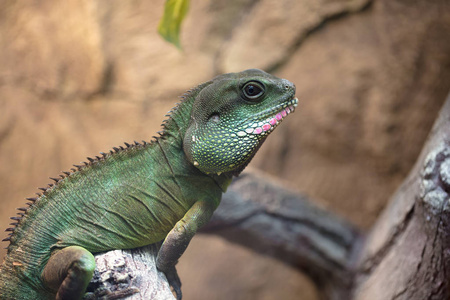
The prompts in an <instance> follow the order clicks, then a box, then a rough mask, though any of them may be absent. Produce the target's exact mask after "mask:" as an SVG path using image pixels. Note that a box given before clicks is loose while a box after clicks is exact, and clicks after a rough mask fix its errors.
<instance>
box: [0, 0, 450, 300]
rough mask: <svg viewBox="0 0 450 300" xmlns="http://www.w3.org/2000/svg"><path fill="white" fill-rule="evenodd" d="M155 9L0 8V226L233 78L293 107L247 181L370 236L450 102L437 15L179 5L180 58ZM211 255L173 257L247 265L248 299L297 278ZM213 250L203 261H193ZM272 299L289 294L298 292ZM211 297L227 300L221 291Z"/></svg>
mask: <svg viewBox="0 0 450 300" xmlns="http://www.w3.org/2000/svg"><path fill="white" fill-rule="evenodd" d="M162 5H163V1H120V0H112V1H83V0H82V1H73V0H70V1H63V2H61V1H52V0H43V1H38V2H34V3H29V2H26V1H3V2H2V3H1V4H0V45H2V47H0V66H1V68H0V165H1V166H2V167H1V168H0V192H1V195H2V197H1V200H0V205H1V207H2V210H1V213H0V217H1V218H0V227H2V228H6V227H7V224H8V223H9V221H8V219H7V217H9V216H12V215H14V213H15V212H14V208H15V207H19V206H22V205H23V203H24V200H23V198H24V197H29V196H31V195H33V193H34V192H36V191H37V190H36V187H38V186H45V185H46V184H47V183H48V182H49V180H48V179H46V178H47V177H48V176H55V175H57V174H58V173H59V172H60V171H61V170H67V169H69V168H70V167H71V164H73V163H78V162H79V161H81V160H84V158H85V157H86V156H92V155H95V154H96V153H98V152H99V151H105V150H108V149H110V148H111V147H112V146H116V145H119V144H121V143H122V142H123V141H132V140H142V139H145V140H149V139H150V137H151V136H152V135H153V134H154V133H155V132H156V131H157V130H159V124H160V123H161V121H162V118H163V116H164V114H165V112H166V111H168V110H169V109H170V108H171V107H172V106H173V104H174V103H175V102H176V100H177V96H179V95H181V94H182V93H183V92H184V91H185V90H187V89H188V88H190V87H192V86H194V85H196V84H198V83H200V82H202V81H205V80H208V79H209V78H211V77H212V76H214V75H215V74H217V73H220V72H228V71H237V70H241V69H244V68H247V67H259V68H265V69H266V70H269V71H272V72H273V73H275V74H276V75H278V76H282V77H285V78H288V79H289V80H291V81H293V82H295V83H296V85H297V90H298V97H299V99H300V105H299V109H298V110H297V111H296V114H295V115H294V116H293V117H291V118H289V119H288V120H287V121H286V122H285V123H284V124H283V125H282V126H281V127H280V128H279V129H277V133H276V134H274V135H273V136H271V138H269V139H268V141H267V142H266V144H265V145H264V147H262V149H261V151H260V153H258V155H257V156H256V158H255V160H254V162H253V163H252V166H253V167H257V168H261V169H263V170H264V171H267V172H270V173H272V174H274V175H276V176H279V177H281V178H282V179H283V180H285V181H287V182H288V183H289V184H291V185H292V186H295V187H296V188H297V189H298V190H300V191H302V192H306V193H308V194H310V195H311V196H313V197H315V198H318V199H320V201H322V203H324V204H325V205H328V206H330V207H332V208H333V209H335V210H336V211H337V212H338V213H340V214H342V215H345V216H346V217H348V218H349V219H351V220H352V221H353V222H355V223H357V224H358V225H360V226H363V227H365V228H367V227H368V226H369V225H371V224H372V223H373V221H374V220H375V218H376V217H377V214H378V213H379V211H380V210H381V209H382V207H383V206H384V203H385V201H386V200H387V199H388V196H389V195H390V194H391V193H392V191H393V190H394V189H395V188H396V187H397V185H398V184H399V183H400V182H401V180H402V178H403V177H404V176H405V175H406V174H407V172H408V171H409V169H410V167H411V165H412V164H413V162H414V161H415V159H416V156H417V155H418V153H419V151H420V149H421V147H422V144H423V141H424V139H425V137H426V135H427V133H428V131H429V129H430V127H431V125H432V123H433V121H434V119H435V116H436V114H437V112H438V110H439V108H440V106H441V104H442V103H443V101H444V99H445V95H446V93H447V92H448V90H449V88H450V55H449V53H450V43H449V41H448V32H449V29H450V15H449V11H450V9H449V7H448V3H447V2H445V1H415V2H414V4H411V3H409V2H404V1H388V0H386V1H381V0H380V1H369V0H355V1H350V0H340V1H327V0H322V1H310V0H302V1H290V0H283V1H275V0H259V1H250V0H233V1H227V2H226V5H225V4H223V3H222V2H220V1H192V2H191V10H190V12H189V14H188V17H187V20H186V22H185V24H184V26H183V29H182V44H183V51H178V50H177V49H176V48H174V47H173V46H171V45H169V44H167V43H166V42H164V41H163V40H162V39H161V38H160V37H159V36H158V35H157V33H156V27H157V24H158V22H159V18H160V16H161V13H162ZM221 247H225V246H223V245H219V244H218V242H217V241H214V240H210V239H207V238H202V239H201V241H199V242H198V243H194V245H193V247H191V248H190V249H189V250H188V251H189V253H188V254H187V255H186V256H187V257H192V255H193V253H195V254H197V253H199V254H198V255H200V256H205V260H206V259H207V258H208V259H210V263H205V265H211V266H212V269H211V270H212V271H211V273H208V274H211V275H210V276H214V274H216V272H215V271H214V270H216V269H221V268H223V269H227V268H225V266H224V265H226V264H227V261H228V260H227V258H224V257H223V256H225V254H226V253H229V255H230V258H229V259H230V260H231V261H236V263H235V264H236V265H239V267H241V268H242V266H244V265H248V266H254V268H255V270H256V271H255V272H254V273H252V272H250V273H249V274H248V275H247V276H245V277H249V282H250V281H251V280H256V281H253V283H252V284H241V285H235V286H234V287H235V289H234V291H235V292H233V293H236V291H241V293H242V294H244V295H248V296H247V299H251V298H252V295H254V296H255V295H258V298H262V299H274V298H276V296H275V295H276V294H277V293H276V292H274V290H273V289H275V288H276V286H277V285H274V286H273V287H272V288H271V289H270V292H267V293H268V294H267V295H269V294H270V295H273V296H267V297H266V296H263V295H261V294H258V291H260V290H261V286H263V285H264V282H266V281H265V280H267V278H272V279H271V281H273V282H277V280H278V279H277V278H279V277H284V278H290V277H292V276H297V275H292V274H294V273H292V272H294V271H292V270H290V269H282V268H279V267H277V266H276V265H274V264H276V263H274V262H273V261H270V260H265V259H264V258H262V257H260V256H258V257H256V258H255V260H252V261H251V262H249V260H250V258H251V257H253V256H254V255H251V254H249V253H244V252H245V251H246V250H242V249H241V250H242V251H244V252H242V253H241V252H240V251H241V250H239V251H237V252H239V253H240V254H237V256H236V257H234V256H233V257H232V258H231V256H232V255H233V254H232V253H234V252H233V250H232V249H233V248H230V250H229V251H227V250H223V248H221ZM215 248H217V252H216V253H218V254H217V256H214V257H213V255H211V256H210V255H204V254H201V253H202V252H203V253H204V251H208V252H210V251H211V252H214V251H215V250H214V249H215ZM3 254H4V252H0V256H2V255H3ZM222 258H224V260H223V261H224V263H223V264H221V263H220V262H218V260H219V259H222ZM190 260H194V259H193V258H191V259H190ZM182 264H183V265H182V266H181V267H180V268H181V270H185V271H184V272H185V274H187V275H184V274H181V276H182V278H183V283H184V289H185V292H186V294H187V295H195V297H198V295H199V294H198V290H197V292H196V291H195V290H189V289H195V287H194V286H197V285H205V282H204V281H202V282H201V283H199V281H196V278H202V275H198V277H196V276H189V273H190V272H191V270H195V269H196V266H193V265H190V262H189V261H187V260H186V259H185V260H184V261H183V260H182ZM275 269H276V270H277V271H276V272H275V271H272V270H275ZM227 270H228V269H227ZM261 270H264V271H261ZM260 272H261V273H262V274H259V273H260ZM199 274H200V272H199ZM220 276H224V277H217V278H216V280H217V282H231V279H230V277H233V276H234V275H233V274H228V273H227V274H223V275H220ZM228 276H230V277H228ZM270 276H272V277H270ZM250 277H252V278H250ZM295 278H297V277H295ZM206 279H207V278H206ZM206 279H205V280H206ZM243 280H244V279H243ZM255 282H257V284H254V283H255ZM202 288H204V286H203V287H202ZM284 288H288V289H289V291H290V293H292V294H294V295H297V294H298V293H300V291H301V290H302V289H303V288H302V285H300V284H299V285H298V286H294V285H289V287H286V286H285V287H282V286H281V287H280V289H284ZM252 289H253V290H252ZM252 291H254V293H253V292H252ZM196 293H197V294H196ZM216 294H217V299H220V297H223V298H224V299H229V298H230V297H228V296H229V295H230V294H227V292H226V290H225V287H224V290H217V291H216ZM308 294H310V295H314V292H313V290H312V291H311V292H308ZM208 295H209V294H208ZM233 295H234V294H233ZM192 297H194V296H192ZM311 297H312V298H311V299H313V298H314V297H313V296H311ZM209 299H211V298H209ZM286 299H287V298H286Z"/></svg>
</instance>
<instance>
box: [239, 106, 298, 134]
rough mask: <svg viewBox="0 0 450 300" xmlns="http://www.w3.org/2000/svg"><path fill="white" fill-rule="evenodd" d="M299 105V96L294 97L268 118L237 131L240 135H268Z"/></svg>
mask: <svg viewBox="0 0 450 300" xmlns="http://www.w3.org/2000/svg"><path fill="white" fill-rule="evenodd" d="M297 105H298V98H294V99H292V100H290V101H289V102H287V103H286V104H284V105H282V106H281V110H278V111H277V112H275V113H273V114H271V115H270V116H269V117H268V118H267V119H266V120H264V121H260V122H254V123H252V124H249V125H248V127H247V128H246V129H245V130H243V131H239V132H238V133H237V135H238V136H241V137H242V136H246V135H248V134H251V135H267V134H269V133H270V132H272V131H273V130H274V129H275V128H276V127H277V126H278V124H280V123H281V121H283V119H284V118H285V117H287V116H288V115H289V114H290V113H292V112H294V110H295V108H296V107H297Z"/></svg>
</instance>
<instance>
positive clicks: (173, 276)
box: [164, 266, 183, 300]
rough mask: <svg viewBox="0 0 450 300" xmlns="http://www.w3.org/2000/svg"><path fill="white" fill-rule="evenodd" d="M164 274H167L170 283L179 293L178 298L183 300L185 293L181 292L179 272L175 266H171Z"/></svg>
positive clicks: (177, 293)
mask: <svg viewBox="0 0 450 300" xmlns="http://www.w3.org/2000/svg"><path fill="white" fill-rule="evenodd" d="M164 275H166V278H167V281H168V282H169V285H170V286H171V287H172V289H173V291H174V292H175V294H176V295H177V300H181V298H182V297H183V294H182V293H181V281H180V277H178V272H177V269H176V268H175V266H173V267H171V268H170V269H168V270H167V271H164Z"/></svg>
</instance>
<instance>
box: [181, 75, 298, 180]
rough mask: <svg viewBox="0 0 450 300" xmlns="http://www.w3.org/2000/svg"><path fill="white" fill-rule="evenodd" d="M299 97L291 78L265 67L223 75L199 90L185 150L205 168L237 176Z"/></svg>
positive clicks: (194, 162) (186, 136) (198, 165)
mask: <svg viewBox="0 0 450 300" xmlns="http://www.w3.org/2000/svg"><path fill="white" fill-rule="evenodd" d="M297 102H298V100H297V98H295V85H294V84H293V83H291V82H289V81H288V80H285V79H280V78H277V77H275V76H272V75H270V74H268V73H266V72H263V71H261V70H256V69H251V70H246V71H243V72H240V73H229V74H223V75H220V76H218V77H216V78H214V79H213V80H212V81H211V83H210V84H208V85H206V86H205V87H204V88H203V89H201V91H199V93H198V94H197V95H196V98H195V101H194V103H193V108H192V111H191V117H190V121H189V125H188V127H187V130H186V134H185V136H184V141H183V148H184V152H185V154H186V156H187V158H188V159H189V161H190V162H191V163H192V164H194V166H196V167H197V168H198V169H200V170H201V171H202V172H204V173H208V174H210V173H214V174H219V175H220V174H222V173H226V172H230V173H232V174H234V175H237V174H239V173H240V172H241V171H242V170H243V169H244V168H245V166H246V165H247V164H248V163H249V162H250V160H251V159H252V158H253V156H254V155H255V153H256V151H257V150H258V148H259V147H260V146H261V144H262V143H263V142H264V140H265V139H266V137H267V136H268V135H269V134H270V133H271V132H272V131H273V130H274V129H275V127H277V125H278V124H279V123H280V122H281V121H282V120H283V119H284V118H285V117H286V116H287V115H288V114H289V113H291V112H293V111H294V109H295V107H296V106H297Z"/></svg>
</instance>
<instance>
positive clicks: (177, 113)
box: [158, 81, 233, 192]
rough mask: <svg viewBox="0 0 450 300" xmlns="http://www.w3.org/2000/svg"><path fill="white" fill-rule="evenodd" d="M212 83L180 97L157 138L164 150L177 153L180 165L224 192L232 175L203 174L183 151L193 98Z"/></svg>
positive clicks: (204, 84)
mask: <svg viewBox="0 0 450 300" xmlns="http://www.w3.org/2000/svg"><path fill="white" fill-rule="evenodd" d="M211 83H212V82H211V81H209V82H205V83H203V84H200V85H199V86H197V87H196V88H194V89H192V90H190V91H188V92H186V93H185V94H184V95H183V96H182V100H181V101H180V103H178V104H177V105H176V106H175V107H174V108H173V109H172V110H171V111H170V112H169V113H168V114H167V115H166V116H168V119H166V120H165V121H163V124H162V126H163V132H162V134H161V137H159V138H158V143H159V144H160V145H161V146H162V147H164V148H165V149H166V150H169V152H172V153H179V154H180V156H181V159H182V160H183V163H182V165H185V166H186V167H189V168H192V169H195V170H197V171H198V172H199V173H201V174H203V175H205V176H208V177H210V178H212V179H213V180H214V181H215V182H216V184H217V185H218V186H219V187H220V189H221V190H222V191H223V192H225V191H226V190H227V188H228V186H229V185H230V183H231V180H232V178H233V174H232V173H224V174H221V175H217V174H205V173H203V172H201V171H200V170H198V169H197V168H196V167H195V166H194V165H193V164H192V163H191V162H189V160H188V159H187V157H186V155H185V153H184V150H183V140H184V137H185V134H186V130H187V128H188V126H189V122H190V119H191V113H192V107H193V104H194V101H195V97H196V96H197V95H198V93H199V92H200V91H201V90H202V89H203V88H204V87H205V86H207V85H209V84H211Z"/></svg>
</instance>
